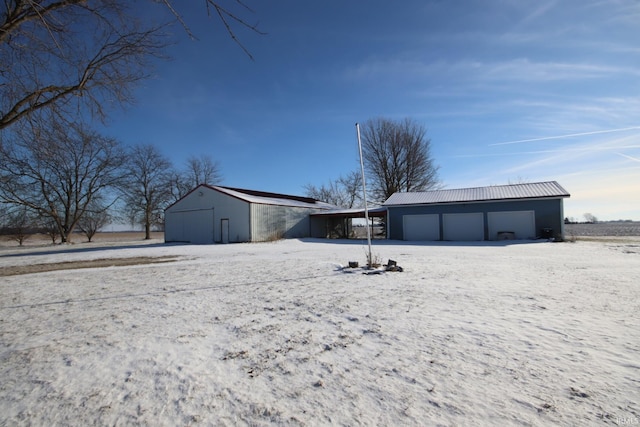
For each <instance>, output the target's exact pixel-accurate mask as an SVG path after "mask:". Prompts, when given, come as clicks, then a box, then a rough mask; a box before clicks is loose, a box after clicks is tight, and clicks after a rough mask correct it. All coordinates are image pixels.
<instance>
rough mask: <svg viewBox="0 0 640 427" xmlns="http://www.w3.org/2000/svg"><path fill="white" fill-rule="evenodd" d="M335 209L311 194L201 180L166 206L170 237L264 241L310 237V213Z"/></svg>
mask: <svg viewBox="0 0 640 427" xmlns="http://www.w3.org/2000/svg"><path fill="white" fill-rule="evenodd" d="M330 209H336V207H335V206H333V205H330V204H327V203H324V202H320V201H318V200H315V199H312V198H309V197H299V196H290V195H285V194H277V193H267V192H263V191H254V190H245V189H239V188H230V187H221V186H214V185H206V184H203V185H199V186H198V187H196V188H195V189H193V190H192V191H191V192H189V193H188V194H187V195H185V196H184V197H182V198H181V199H180V200H178V201H177V202H175V203H174V204H172V205H171V206H169V207H168V208H167V209H166V210H165V232H164V234H165V241H166V242H188V243H230V242H264V241H269V240H275V239H280V238H295V237H309V236H311V235H312V234H313V233H312V229H311V228H312V225H311V222H310V219H309V217H310V214H312V213H315V212H322V211H327V210H330Z"/></svg>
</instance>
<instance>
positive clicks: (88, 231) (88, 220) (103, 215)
mask: <svg viewBox="0 0 640 427" xmlns="http://www.w3.org/2000/svg"><path fill="white" fill-rule="evenodd" d="M109 221H111V215H110V214H109V208H108V207H107V206H104V205H103V204H102V203H101V202H100V201H94V202H93V203H91V205H89V206H88V207H87V210H86V211H85V213H84V215H82V218H80V221H79V222H78V226H79V228H80V230H81V231H82V232H83V233H84V235H85V236H87V240H88V241H91V239H93V236H95V235H96V233H97V232H98V231H100V229H101V228H102V227H104V226H106V225H107V224H108V223H109Z"/></svg>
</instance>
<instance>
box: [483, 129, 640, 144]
mask: <svg viewBox="0 0 640 427" xmlns="http://www.w3.org/2000/svg"><path fill="white" fill-rule="evenodd" d="M637 129H640V126H633V127H630V128H621V129H608V130H596V131H593V132H582V133H571V134H569V135H559V136H546V137H544V138H533V139H520V140H518V141H508V142H496V143H495V144H489V146H494V145H509V144H520V143H523V142H534V141H547V140H549V139H561V138H573V137H574V136H586V135H597V134H600V133H613V132H624V131H627V130H637Z"/></svg>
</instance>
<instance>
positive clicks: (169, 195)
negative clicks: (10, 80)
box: [0, 119, 222, 242]
mask: <svg viewBox="0 0 640 427" xmlns="http://www.w3.org/2000/svg"><path fill="white" fill-rule="evenodd" d="M22 124H23V125H22V126H16V127H15V131H14V132H6V133H5V134H4V137H3V140H2V144H1V145H0V202H2V209H3V211H4V212H3V215H2V218H4V221H3V222H4V223H3V224H0V226H2V227H4V228H5V231H11V232H12V234H14V235H15V236H17V238H18V239H20V236H22V235H23V234H24V232H25V231H26V230H29V229H31V230H39V231H41V232H45V233H47V234H48V235H49V236H50V237H51V238H52V240H53V241H54V242H55V241H56V239H57V238H60V241H61V242H68V241H69V240H70V237H71V234H72V233H73V232H74V231H77V230H80V231H82V232H83V233H84V234H86V235H87V237H88V239H89V240H91V238H92V236H93V235H94V234H95V233H96V232H97V231H98V230H99V229H100V228H101V227H104V226H105V225H106V224H108V223H110V222H129V223H131V224H139V225H142V226H143V227H144V230H145V238H147V239H148V238H150V235H151V231H152V228H153V227H154V226H161V225H162V223H163V211H164V209H165V208H166V207H167V206H168V205H169V204H171V203H173V202H174V201H176V200H178V199H180V198H181V197H183V196H184V195H185V194H186V193H187V192H188V191H190V190H191V189H193V188H194V187H196V186H198V185H200V184H216V183H218V182H220V181H221V179H222V175H221V173H220V167H219V165H218V164H217V163H216V162H214V161H213V159H212V158H211V157H210V156H207V155H201V156H191V157H189V158H188V159H187V161H186V163H185V164H184V165H182V166H175V165H173V164H172V162H171V161H170V160H169V159H168V158H167V157H166V156H165V155H163V154H162V153H161V152H160V150H159V149H158V148H157V147H155V146H153V145H150V144H139V145H133V146H125V145H123V144H122V143H120V142H119V141H117V140H115V139H113V138H109V137H106V136H104V135H101V134H99V133H98V132H96V131H95V130H92V129H91V128H89V127H88V126H87V125H86V124H83V123H67V122H63V121H60V120H58V121H44V122H41V121H36V120H33V119H30V120H26V121H24V122H23V123H22ZM25 124H28V125H27V126H25Z"/></svg>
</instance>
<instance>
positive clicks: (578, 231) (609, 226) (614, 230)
mask: <svg viewBox="0 0 640 427" xmlns="http://www.w3.org/2000/svg"><path fill="white" fill-rule="evenodd" d="M564 231H565V234H566V235H567V236H571V235H573V236H589V237H598V236H617V237H623V236H640V222H602V223H597V224H566V225H565V230H564Z"/></svg>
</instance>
